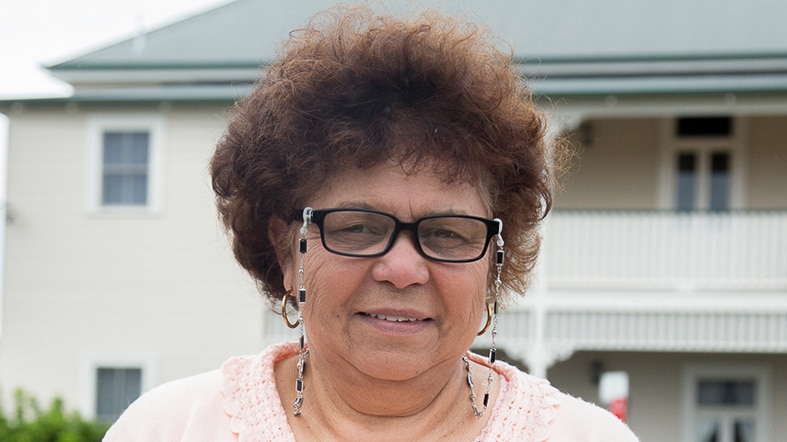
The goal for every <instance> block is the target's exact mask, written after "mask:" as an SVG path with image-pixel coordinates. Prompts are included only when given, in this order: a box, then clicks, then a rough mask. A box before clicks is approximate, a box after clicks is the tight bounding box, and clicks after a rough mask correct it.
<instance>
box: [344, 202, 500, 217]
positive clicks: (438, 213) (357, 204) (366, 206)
mask: <svg viewBox="0 0 787 442" xmlns="http://www.w3.org/2000/svg"><path fill="white" fill-rule="evenodd" d="M331 208H335V209H363V210H373V211H375V212H381V213H386V214H388V215H393V216H394V217H396V218H397V219H401V217H400V216H399V215H397V214H395V213H392V212H389V211H387V210H383V209H380V208H378V207H375V206H372V205H371V204H369V203H365V202H361V201H344V202H341V203H339V204H337V205H335V206H332V207H331ZM410 215H413V214H412V212H411V213H410ZM441 215H465V216H477V217H481V218H484V217H488V215H487V214H483V215H476V214H473V213H470V212H468V211H466V210H451V211H449V210H440V211H438V210H433V211H429V212H424V213H421V214H419V216H412V218H413V220H418V219H421V218H424V217H428V216H441Z"/></svg>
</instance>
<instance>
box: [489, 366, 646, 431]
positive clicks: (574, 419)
mask: <svg viewBox="0 0 787 442" xmlns="http://www.w3.org/2000/svg"><path fill="white" fill-rule="evenodd" d="M497 371H498V373H499V374H500V376H501V378H502V379H503V382H501V392H500V398H499V399H498V401H497V404H496V405H495V408H494V410H493V417H492V418H491V419H490V427H494V426H495V425H497V426H498V428H497V429H496V431H495V429H493V428H489V430H492V431H491V432H488V433H487V434H488V435H489V436H491V437H490V438H491V439H498V440H514V439H517V438H520V439H517V440H534V441H545V440H559V441H604V442H607V441H613V442H616V441H621V442H633V441H636V440H637V438H636V436H634V434H633V433H632V432H631V430H629V429H628V427H627V426H626V425H625V424H624V423H623V422H621V421H620V420H619V419H617V418H616V417H615V416H613V415H612V414H611V413H609V412H608V411H606V410H604V409H602V408H600V407H598V406H596V405H594V404H591V403H588V402H585V401H583V400H582V399H579V398H576V397H573V396H571V395H568V394H566V393H563V392H561V391H559V390H558V389H557V388H555V387H554V386H552V385H551V384H550V383H549V381H547V380H545V379H541V378H537V377H535V376H531V375H529V374H527V373H524V372H522V371H520V370H518V369H517V368H515V367H513V366H510V365H508V364H505V363H501V364H499V367H498V368H497ZM502 433H506V434H505V435H504V434H502ZM511 438H514V439H511ZM521 438H524V439H521Z"/></svg>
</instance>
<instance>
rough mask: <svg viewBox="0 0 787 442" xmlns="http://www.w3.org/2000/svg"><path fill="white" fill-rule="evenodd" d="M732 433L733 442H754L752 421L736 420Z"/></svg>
mask: <svg viewBox="0 0 787 442" xmlns="http://www.w3.org/2000/svg"><path fill="white" fill-rule="evenodd" d="M733 433H734V435H735V442H754V419H736V420H735V424H734V429H733Z"/></svg>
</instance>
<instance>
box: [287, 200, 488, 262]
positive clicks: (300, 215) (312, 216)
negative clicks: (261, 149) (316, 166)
mask: <svg viewBox="0 0 787 442" xmlns="http://www.w3.org/2000/svg"><path fill="white" fill-rule="evenodd" d="M333 212H361V213H372V214H375V215H382V216H385V217H387V218H390V219H391V220H393V222H394V229H393V232H392V233H391V236H390V238H389V239H388V244H386V245H385V248H383V250H381V251H380V252H377V253H370V254H358V253H348V252H341V251H338V250H335V249H332V248H331V247H329V246H328V244H326V243H325V234H324V232H323V226H324V222H325V217H326V216H327V215H328V214H330V213H333ZM448 217H450V218H465V219H472V220H476V221H481V222H482V223H484V224H485V225H486V238H485V240H484V247H483V248H482V249H481V253H480V254H479V255H478V256H476V257H474V258H465V259H445V258H439V257H434V256H430V255H429V254H427V253H426V252H425V251H424V249H423V247H421V241H420V239H419V237H418V225H419V224H421V222H423V221H425V220H430V219H436V218H448ZM293 218H294V219H295V220H297V221H303V222H304V227H305V226H306V225H308V224H316V225H317V227H318V228H319V230H320V242H322V246H323V248H325V250H327V251H329V252H331V253H334V254H336V255H341V256H349V257H353V258H376V257H379V256H383V255H385V254H386V253H388V252H390V251H391V248H392V247H393V244H394V243H395V242H396V238H398V237H399V234H400V233H401V232H402V231H403V230H404V231H409V232H412V234H413V243H414V244H415V248H416V250H417V251H418V253H420V254H421V256H423V257H425V258H427V259H431V260H433V261H439V262H449V263H465V262H473V261H478V260H479V259H481V258H483V257H484V255H486V251H487V250H488V249H489V242H490V241H491V240H492V238H494V237H495V236H496V235H497V236H501V235H502V232H503V221H502V220H501V219H500V218H494V219H488V218H482V217H479V216H472V215H448V214H446V215H429V216H425V217H423V218H419V219H417V220H415V221H413V222H409V223H408V222H403V221H400V220H399V218H397V217H395V216H394V215H391V214H390V213H385V212H380V211H377V210H369V209H355V208H343V207H340V208H331V209H312V208H311V207H306V208H304V209H303V210H297V211H295V212H294V213H293Z"/></svg>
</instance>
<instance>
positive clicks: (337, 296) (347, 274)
mask: <svg viewBox="0 0 787 442" xmlns="http://www.w3.org/2000/svg"><path fill="white" fill-rule="evenodd" d="M315 249H316V250H314V251H313V252H312V251H310V252H309V253H310V254H309V255H307V257H306V261H305V263H304V284H305V287H306V296H307V301H306V303H307V305H306V310H305V311H304V313H306V312H309V313H310V314H317V315H321V316H323V317H325V315H326V314H330V312H331V311H332V310H333V309H335V308H336V307H338V306H341V305H343V304H344V303H345V301H346V300H347V299H348V298H349V296H350V294H352V293H354V292H355V291H357V288H358V286H359V284H360V283H361V280H362V279H363V275H364V269H365V267H363V266H362V265H361V264H362V262H361V261H348V260H344V259H341V257H339V258H337V256H336V255H333V254H331V253H329V252H326V251H325V250H323V249H322V248H316V247H315ZM362 267H363V268H362ZM296 275H298V271H296ZM296 284H300V280H298V281H297V282H296ZM336 314H338V313H336Z"/></svg>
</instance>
